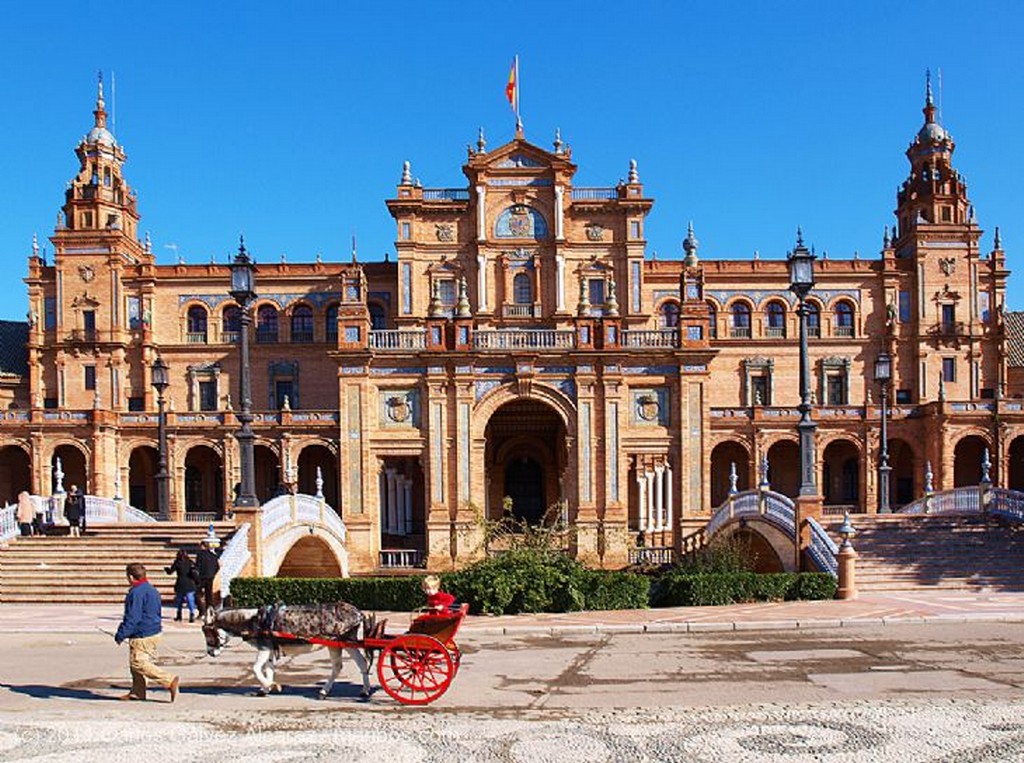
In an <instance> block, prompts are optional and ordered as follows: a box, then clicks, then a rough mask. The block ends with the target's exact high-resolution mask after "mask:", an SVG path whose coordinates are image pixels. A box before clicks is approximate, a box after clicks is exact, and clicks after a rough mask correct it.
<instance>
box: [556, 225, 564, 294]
mask: <svg viewBox="0 0 1024 763" xmlns="http://www.w3.org/2000/svg"><path fill="white" fill-rule="evenodd" d="M559 209H561V207H559ZM555 310H556V312H559V313H564V312H565V255H564V254H562V253H561V252H556V253H555Z"/></svg>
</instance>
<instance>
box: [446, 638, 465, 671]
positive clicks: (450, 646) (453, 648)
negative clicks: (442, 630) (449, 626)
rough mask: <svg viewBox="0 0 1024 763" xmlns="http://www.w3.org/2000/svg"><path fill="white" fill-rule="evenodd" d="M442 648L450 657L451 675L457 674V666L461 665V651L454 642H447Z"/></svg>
mask: <svg viewBox="0 0 1024 763" xmlns="http://www.w3.org/2000/svg"><path fill="white" fill-rule="evenodd" d="M444 648H445V649H447V650H448V654H450V655H451V657H452V675H455V674H456V673H458V672H459V666H460V665H461V664H462V650H461V649H459V645H458V644H456V643H455V642H454V641H449V642H448V643H447V644H445V645H444Z"/></svg>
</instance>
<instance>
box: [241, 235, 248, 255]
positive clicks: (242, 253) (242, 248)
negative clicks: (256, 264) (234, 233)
mask: <svg viewBox="0 0 1024 763" xmlns="http://www.w3.org/2000/svg"><path fill="white" fill-rule="evenodd" d="M238 254H239V256H241V257H248V256H249V255H248V252H246V251H245V234H244V233H239V234H238Z"/></svg>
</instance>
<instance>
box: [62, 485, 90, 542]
mask: <svg viewBox="0 0 1024 763" xmlns="http://www.w3.org/2000/svg"><path fill="white" fill-rule="evenodd" d="M84 512H85V506H84V504H83V503H82V496H81V495H80V494H79V492H78V485H72V486H71V487H70V488H69V489H68V494H67V496H66V497H65V498H64V518H65V519H67V520H68V531H69V534H70V535H71V537H72V538H79V537H81V533H80V532H79V526H80V525H81V523H82V514H83V513H84Z"/></svg>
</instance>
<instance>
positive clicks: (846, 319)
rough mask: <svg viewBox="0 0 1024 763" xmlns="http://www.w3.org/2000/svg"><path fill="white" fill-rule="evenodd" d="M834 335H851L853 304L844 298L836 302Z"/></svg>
mask: <svg viewBox="0 0 1024 763" xmlns="http://www.w3.org/2000/svg"><path fill="white" fill-rule="evenodd" d="M836 336H853V305H851V304H850V303H849V302H847V301H846V300H843V301H842V302H837V303H836Z"/></svg>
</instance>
